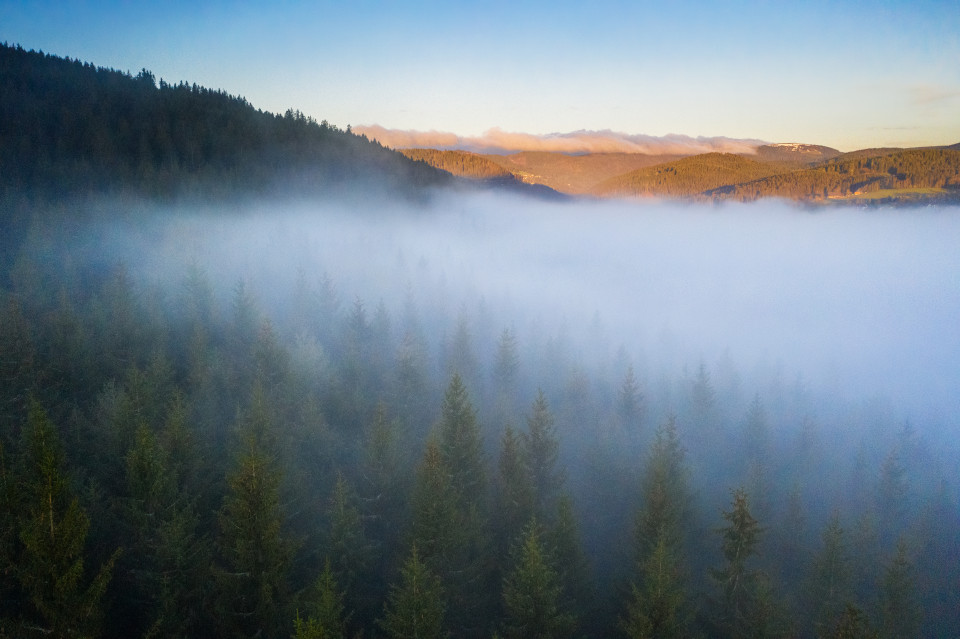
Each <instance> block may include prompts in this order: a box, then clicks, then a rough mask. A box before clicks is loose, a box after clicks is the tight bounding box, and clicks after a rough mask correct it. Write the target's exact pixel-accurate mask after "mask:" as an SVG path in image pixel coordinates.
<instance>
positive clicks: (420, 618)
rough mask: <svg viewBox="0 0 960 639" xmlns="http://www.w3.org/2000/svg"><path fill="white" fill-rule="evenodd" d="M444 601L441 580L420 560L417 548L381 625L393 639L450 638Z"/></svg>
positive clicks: (404, 569)
mask: <svg viewBox="0 0 960 639" xmlns="http://www.w3.org/2000/svg"><path fill="white" fill-rule="evenodd" d="M444 601H445V596H444V593H443V587H442V586H441V584H440V578H439V577H437V576H436V575H435V574H434V573H432V572H431V571H430V569H429V568H428V567H427V565H426V564H425V563H423V562H422V561H421V560H420V556H419V555H418V553H417V546H416V545H414V546H413V549H412V550H411V552H410V557H409V558H408V559H407V561H406V563H405V564H404V565H403V570H402V571H401V573H400V583H399V584H397V585H394V586H393V587H392V588H391V589H390V595H389V597H388V598H387V604H386V606H385V607H384V611H383V618H382V619H381V620H380V621H379V622H378V625H379V626H380V629H381V630H383V632H384V633H385V634H386V635H387V637H390V638H391V639H442V638H443V637H447V636H448V634H449V633H447V631H446V630H445V629H444V615H445V609H446V606H445V604H444Z"/></svg>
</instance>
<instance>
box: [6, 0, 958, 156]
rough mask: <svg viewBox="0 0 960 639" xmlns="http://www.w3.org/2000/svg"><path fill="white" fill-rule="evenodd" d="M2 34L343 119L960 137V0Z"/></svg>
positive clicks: (660, 6) (428, 125)
mask: <svg viewBox="0 0 960 639" xmlns="http://www.w3.org/2000/svg"><path fill="white" fill-rule="evenodd" d="M0 41H6V42H7V43H9V44H20V45H21V46H23V47H24V48H27V49H42V50H43V51H45V52H48V53H53V54H56V55H60V56H69V57H72V58H78V59H81V60H84V61H89V62H93V63H94V64H96V65H98V66H105V67H112V68H116V69H120V70H124V71H131V72H134V73H135V72H137V71H139V70H140V69H141V68H147V69H149V70H151V71H153V72H154V74H155V75H156V76H157V77H158V78H163V79H165V80H167V81H168V82H179V81H181V80H185V81H188V82H191V83H197V84H200V85H203V86H207V87H211V88H218V89H223V90H225V91H227V92H229V93H231V94H234V95H242V96H244V97H245V98H247V99H248V100H249V101H250V102H251V103H252V104H253V105H254V106H256V107H258V108H262V109H265V110H268V111H273V112H283V111H285V110H286V109H288V108H294V109H300V110H301V111H303V112H304V113H306V114H308V115H311V116H313V117H315V118H317V119H318V120H322V119H326V120H328V121H330V122H331V123H333V124H336V125H338V126H341V127H345V126H346V125H348V124H351V125H354V126H356V125H380V126H383V127H386V128H388V129H403V130H417V131H430V130H436V131H444V132H452V133H455V134H457V135H459V136H478V135H482V134H483V133H484V132H486V131H488V130H489V129H499V130H502V131H507V132H517V133H520V132H522V133H530V134H536V135H545V134H550V133H565V132H571V131H578V130H612V131H618V132H623V133H627V134H646V135H652V136H662V135H667V134H682V135H689V136H693V137H698V136H727V137H731V138H752V139H762V140H766V141H771V142H797V141H800V142H809V143H815V144H825V145H828V146H833V147H836V148H839V149H841V150H853V149H856V148H864V147H874V146H921V145H940V144H953V143H956V142H958V141H960V9H958V7H957V4H956V0H946V1H937V0H920V1H911V2H907V1H900V0H888V1H882V0H877V1H873V2H851V1H843V0H841V1H829V2H828V1H824V2H821V1H812V2H797V3H789V4H788V3H780V2H763V1H737V0H734V1H730V2H722V3H719V2H718V3H707V2H683V1H680V2H665V3H664V2H657V3H651V2H636V1H634V2H610V1H599V2H595V3H573V2H563V1H554V2H549V3H548V2H526V3H507V2H485V3H457V2H402V3H401V2H368V1H362V0H361V1H358V2H350V3H331V2H304V1H299V0H293V1H289V2H280V3H261V2H237V3H233V2H181V1H174V2H168V3H162V4H159V5H154V4H152V3H139V2H126V1H121V2H117V1H104V2H95V3H94V2H74V1H68V2H46V1H41V2H33V1H31V2H23V1H21V2H11V1H8V0H0Z"/></svg>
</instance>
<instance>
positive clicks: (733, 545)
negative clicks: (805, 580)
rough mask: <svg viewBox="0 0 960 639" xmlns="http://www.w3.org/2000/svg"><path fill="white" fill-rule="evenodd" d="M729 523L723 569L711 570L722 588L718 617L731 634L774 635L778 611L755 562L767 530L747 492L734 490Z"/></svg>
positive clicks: (726, 516)
mask: <svg viewBox="0 0 960 639" xmlns="http://www.w3.org/2000/svg"><path fill="white" fill-rule="evenodd" d="M722 514H723V518H724V519H725V520H727V522H728V523H727V525H726V526H724V527H723V528H721V529H720V530H719V531H718V532H719V533H720V534H721V536H722V540H723V543H722V549H723V557H724V559H725V560H726V563H725V564H724V566H723V567H722V568H719V569H714V570H712V571H711V575H712V576H713V579H714V580H715V581H716V583H717V586H718V587H719V589H720V595H721V596H720V601H719V610H718V617H719V619H720V625H721V628H723V630H724V631H725V632H726V634H727V636H730V637H773V636H776V635H775V634H773V632H774V630H775V626H776V617H777V610H776V604H775V601H774V599H773V593H772V592H771V591H770V588H769V586H770V584H769V581H768V580H767V579H766V578H765V577H764V576H763V575H762V574H761V573H760V572H759V571H757V570H756V569H755V568H753V567H752V566H751V565H750V564H752V562H751V559H753V558H754V557H755V556H756V554H757V546H758V544H759V543H760V537H761V535H762V533H763V529H762V528H761V527H760V524H759V523H758V522H757V520H756V519H754V518H753V515H751V514H750V508H749V501H748V498H747V493H746V492H745V491H744V490H743V489H742V488H738V489H737V490H735V491H734V493H733V504H732V507H731V510H729V511H724V512H723V513H722Z"/></svg>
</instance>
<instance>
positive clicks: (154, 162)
mask: <svg viewBox="0 0 960 639" xmlns="http://www.w3.org/2000/svg"><path fill="white" fill-rule="evenodd" d="M348 128H349V127H348ZM355 181H366V182H368V183H370V184H379V185H380V186H383V187H389V188H397V189H416V188H421V187H424V186H428V185H435V184H442V183H445V182H446V181H447V180H445V176H444V175H443V174H440V173H438V172H437V171H435V170H433V169H432V168H430V167H427V166H425V165H423V164H419V163H415V162H411V161H409V160H408V159H406V158H405V157H403V156H402V155H401V154H399V153H396V152H394V151H391V150H388V149H385V148H383V147H381V146H380V145H379V144H377V143H375V142H371V141H369V140H367V139H366V138H363V137H360V136H356V135H352V134H351V133H350V132H349V131H343V130H340V129H339V128H337V127H336V126H332V125H329V124H327V122H325V121H324V122H319V123H318V122H316V121H314V120H313V119H312V118H309V117H306V116H304V115H303V114H302V113H300V112H298V111H293V110H288V111H287V112H286V113H285V114H283V115H274V114H271V113H265V112H263V111H260V110H257V109H255V108H254V107H253V106H252V105H250V104H249V103H248V102H247V101H246V100H244V99H243V98H240V97H236V96H231V95H228V94H227V93H225V92H223V91H219V90H211V89H207V88H204V87H199V86H197V85H196V84H193V85H190V84H187V83H184V82H180V83H179V84H169V83H167V82H165V81H163V80H161V81H160V82H159V83H158V82H157V80H156V78H155V77H154V76H153V74H151V73H150V72H149V71H147V70H142V71H141V72H140V73H138V74H137V75H135V76H132V75H130V74H129V73H125V72H121V71H116V70H113V69H105V68H101V67H96V66H94V65H92V64H90V63H84V62H80V61H78V60H70V59H64V58H59V57H56V56H52V55H45V54H43V53H39V52H34V51H25V50H24V49H22V48H20V47H12V46H7V45H2V46H0V187H3V188H6V189H16V190H19V191H21V192H29V191H33V190H43V189H49V190H54V191H56V192H58V193H61V194H78V193H79V194H82V193H84V192H88V191H91V190H92V191H105V190H111V191H122V190H128V191H132V192H134V193H139V194H144V195H148V196H152V195H157V196H168V195H191V194H192V195H198V194H200V195H203V194H205V195H214V196H220V195H227V194H236V193H238V192H243V193H251V192H255V191H257V190H265V189H271V188H282V187H285V186H289V187H293V186H296V187H297V188H301V189H313V190H316V191H323V190H325V189H332V188H336V186H337V185H340V184H343V183H349V182H355Z"/></svg>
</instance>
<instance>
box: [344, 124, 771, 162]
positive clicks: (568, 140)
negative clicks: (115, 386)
mask: <svg viewBox="0 0 960 639" xmlns="http://www.w3.org/2000/svg"><path fill="white" fill-rule="evenodd" d="M353 131H354V132H355V133H362V134H364V135H366V136H367V137H368V138H371V139H375V140H377V141H379V142H380V143H381V144H383V145H385V146H388V147H391V148H394V149H408V148H435V149H460V150H464V151H474V152H477V153H515V152H519V151H550V152H554V153H647V154H652V155H659V154H670V155H692V154H696V153H711V152H721V153H752V152H754V151H755V150H756V149H757V147H758V146H760V145H762V144H764V142H763V141H762V140H751V139H745V140H744V139H737V138H728V137H722V136H718V137H702V136H701V137H695V138H694V137H690V136H689V135H678V134H669V135H664V136H655V135H643V134H629V133H621V132H618V131H610V130H603V131H573V132H570V133H550V134H547V135H534V134H530V133H514V132H510V131H503V130H501V129H498V128H493V129H489V130H488V131H486V132H485V133H484V134H483V135H481V136H478V137H467V136H458V135H456V134H454V133H447V132H442V131H409V130H401V129H387V128H384V127H382V126H379V125H375V124H374V125H369V126H356V127H353Z"/></svg>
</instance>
